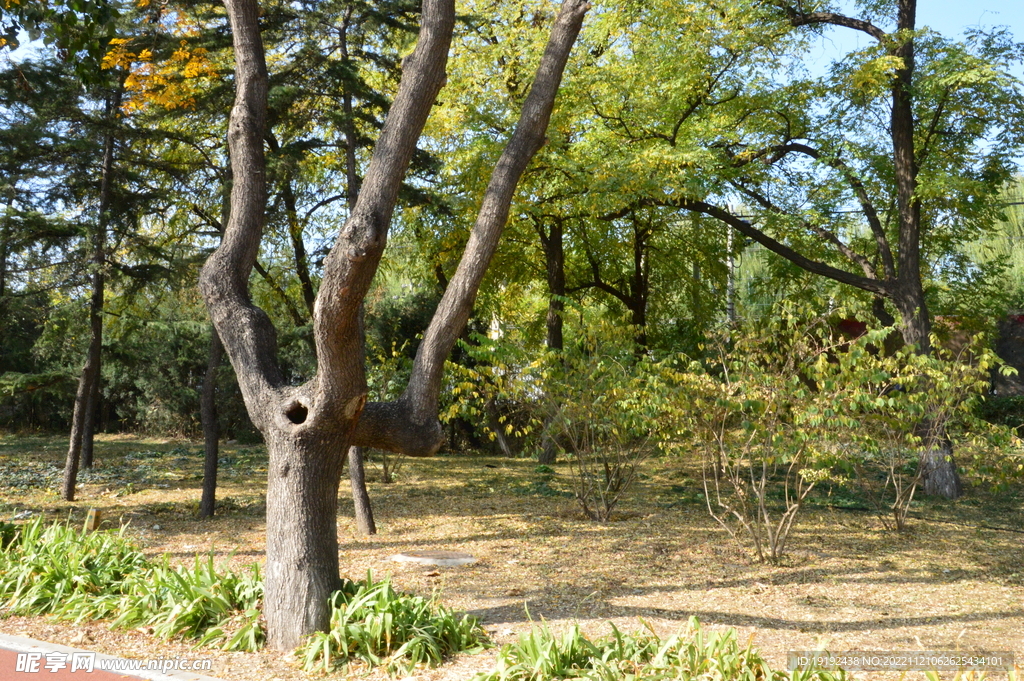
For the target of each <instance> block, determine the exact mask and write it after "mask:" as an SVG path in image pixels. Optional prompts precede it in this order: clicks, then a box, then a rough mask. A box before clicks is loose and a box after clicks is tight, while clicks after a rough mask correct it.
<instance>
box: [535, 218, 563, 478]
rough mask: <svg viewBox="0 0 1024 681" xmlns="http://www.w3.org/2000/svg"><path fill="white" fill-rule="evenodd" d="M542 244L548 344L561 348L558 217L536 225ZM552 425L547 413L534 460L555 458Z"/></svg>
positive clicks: (560, 232)
mask: <svg viewBox="0 0 1024 681" xmlns="http://www.w3.org/2000/svg"><path fill="white" fill-rule="evenodd" d="M538 228H539V231H540V239H541V244H542V245H543V246H544V263H545V269H546V270H547V278H548V314H547V319H546V320H545V321H546V324H547V348H548V350H552V351H555V352H561V351H562V350H563V348H564V343H565V339H564V338H563V335H562V329H563V328H564V319H563V314H564V312H565V293H566V291H565V230H564V228H563V225H562V221H561V220H560V219H555V220H553V221H552V223H551V229H550V230H549V231H548V232H547V233H545V232H544V228H543V225H538ZM553 427H554V416H553V415H548V416H547V417H546V418H545V419H544V426H543V434H542V435H541V442H540V452H539V453H538V454H537V463H539V464H542V465H545V466H550V465H551V464H553V463H555V460H556V459H557V458H558V445H557V444H556V442H555V438H554V436H553V435H552V433H551V429H552V428H553Z"/></svg>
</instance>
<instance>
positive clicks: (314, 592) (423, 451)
mask: <svg viewBox="0 0 1024 681" xmlns="http://www.w3.org/2000/svg"><path fill="white" fill-rule="evenodd" d="M225 4H226V7H227V11H228V17H229V20H230V23H231V29H232V34H233V40H234V45H235V59H236V67H235V75H236V80H235V86H236V98H235V105H234V107H233V109H232V112H231V120H230V124H229V132H228V140H229V145H230V153H231V163H232V167H233V176H234V184H233V186H232V196H231V207H232V209H231V215H230V219H229V221H228V224H227V225H226V229H225V233H224V238H223V242H222V245H221V247H220V248H219V249H218V250H217V251H216V252H215V253H214V254H213V255H212V256H211V257H210V259H209V260H208V261H207V264H206V265H205V266H204V268H203V271H202V275H201V277H200V287H201V290H202V292H203V295H204V297H205V298H206V301H207V305H208V307H209V309H210V315H211V317H212V319H213V322H214V325H215V326H216V329H217V332H218V333H219V334H220V337H221V339H222V340H223V342H224V346H225V348H226V350H227V352H228V356H229V357H230V359H231V362H232V365H233V366H234V367H235V371H236V374H237V376H238V381H239V385H240V387H241V390H242V395H243V397H244V400H245V404H246V407H247V409H248V411H249V414H250V416H251V418H252V421H253V423H254V424H255V425H256V427H257V428H259V430H260V431H261V432H262V433H263V436H264V439H265V440H266V443H267V448H268V452H269V456H270V466H269V471H268V487H267V564H266V597H265V601H264V603H265V606H264V614H265V616H266V618H267V628H268V635H269V642H270V645H271V646H273V647H275V648H278V649H287V648H291V647H294V646H295V645H297V644H298V643H299V641H300V639H301V637H302V636H303V635H305V634H308V633H310V632H312V631H315V630H318V629H322V628H325V627H326V626H327V624H328V619H329V609H328V596H329V595H330V593H331V591H332V590H334V589H335V588H336V586H337V582H338V548H337V525H336V514H337V494H338V483H339V477H340V471H341V465H342V460H343V458H344V455H345V452H346V449H347V447H348V446H349V445H351V444H356V445H360V446H372V447H378V448H383V449H389V450H394V451H403V452H405V453H407V454H416V455H429V454H432V453H434V452H435V451H436V450H437V449H438V447H439V446H440V445H441V439H442V435H441V426H440V423H439V422H438V419H437V402H438V391H439V389H440V382H441V373H442V369H443V366H444V360H445V357H446V356H447V355H448V353H449V352H450V350H451V348H452V346H453V344H454V343H455V341H456V339H457V338H458V336H459V334H460V333H461V330H462V328H463V326H464V324H465V323H466V320H467V319H468V317H469V314H470V312H471V309H472V305H473V301H474V299H475V296H476V292H477V290H478V287H479V284H480V281H481V279H482V278H483V275H484V272H485V270H486V268H487V265H488V263H489V261H490V258H491V256H492V255H493V252H494V249H495V248H496V246H497V242H498V238H499V237H500V234H501V229H502V227H503V225H504V223H505V221H506V218H507V215H508V207H509V203H510V202H511V199H512V195H513V192H514V191H515V186H516V183H517V182H518V180H519V177H520V176H521V175H522V173H523V171H524V169H525V168H526V165H527V163H528V162H529V160H530V158H531V157H532V156H533V155H534V153H536V151H537V150H538V149H539V148H540V146H541V145H542V144H543V142H544V132H545V130H546V128H547V123H548V120H549V118H550V114H551V109H552V106H553V102H554V98H555V93H556V92H557V89H558V86H559V83H560V81H561V75H562V71H563V69H564V66H565V62H566V60H567V58H568V54H569V51H570V49H571V47H572V45H573V43H574V42H575V39H576V36H577V35H578V32H579V30H580V26H581V23H582V19H583V15H584V13H585V12H586V10H587V9H588V7H589V5H588V4H587V3H586V2H583V1H581V0H565V2H564V3H563V5H562V8H561V11H560V12H559V15H558V17H557V19H556V21H555V23H554V26H553V27H552V33H551V38H550V41H549V43H548V47H547V49H546V50H545V53H544V56H543V57H542V59H541V63H540V65H539V67H538V70H537V73H536V76H535V78H534V83H533V87H532V89H531V92H530V94H529V96H528V97H527V99H526V101H525V103H524V106H523V111H522V115H521V118H520V121H519V124H518V125H517V127H516V130H515V132H514V133H513V134H512V136H511V138H510V140H509V142H508V145H507V146H506V148H505V151H504V153H503V154H502V156H501V158H500V159H499V161H498V163H497V166H496V167H495V170H494V173H493V175H492V179H491V183H490V184H489V186H488V188H487V191H486V193H485V195H484V198H483V201H482V204H481V207H480V211H479V216H478V219H477V221H476V223H475V225H474V228H473V232H472V234H471V236H470V239H469V242H468V244H467V246H466V250H465V252H464V256H463V259H462V262H461V263H460V266H459V268H458V270H457V271H456V273H455V274H454V275H453V276H452V278H451V280H450V281H449V285H448V288H447V290H446V291H445V295H444V296H443V298H442V300H441V302H440V304H439V305H438V308H437V310H436V312H435V315H434V318H433V320H432V322H431V324H430V326H429V327H428V328H427V330H426V332H425V334H424V338H423V341H422V343H421V344H420V347H419V350H418V353H417V356H416V360H415V363H414V368H413V373H412V376H411V378H410V381H409V385H408V387H407V389H406V391H405V392H404V393H403V395H402V396H401V398H399V399H398V400H397V401H395V402H391V403H386V404H367V403H366V395H367V388H366V376H365V369H364V357H363V333H362V320H361V310H362V306H363V298H364V296H365V294H366V292H367V290H368V289H369V287H370V283H371V280H372V278H373V276H374V273H375V271H376V269H377V266H378V263H379V261H380V258H381V255H382V253H383V251H384V247H385V244H386V241H387V231H388V227H389V224H390V222H391V217H392V213H393V210H394V207H395V204H396V202H397V200H398V190H399V187H400V185H401V182H402V178H403V176H404V174H405V172H406V169H407V168H408V166H409V162H410V160H411V158H412V155H413V152H414V151H415V148H416V142H417V140H418V138H419V136H420V133H421V131H422V129H423V126H424V124H425V122H426V119H427V116H428V114H429V112H430V109H431V107H432V106H433V103H434V99H435V97H436V96H437V94H438V92H439V91H440V89H441V87H442V86H443V85H444V81H445V64H446V61H447V56H448V49H449V45H450V41H451V34H452V29H453V27H454V24H455V7H454V2H453V1H452V0H426V1H425V2H424V3H423V9H422V20H421V24H420V34H419V39H418V41H417V44H416V48H415V50H414V51H413V52H412V54H411V55H409V56H408V57H407V58H406V59H405V61H404V63H403V69H402V71H403V74H402V79H401V82H400V85H399V88H398V92H397V94H396V96H395V99H394V102H393V103H392V105H391V108H390V111H389V113H388V116H387V119H386V122H385V125H384V128H383V130H382V132H381V134H380V137H379V138H378V140H377V143H376V145H375V146H374V149H373V154H372V157H371V160H370V163H369V166H368V168H367V171H366V174H365V177H364V178H363V181H362V183H361V187H360V192H359V197H358V200H357V201H356V203H355V206H354V208H353V210H352V211H351V214H350V215H349V217H348V219H347V220H346V222H345V224H344V225H343V226H342V228H341V230H340V233H339V234H338V237H337V239H336V241H335V243H334V246H333V247H332V248H331V251H330V253H329V254H328V256H327V258H326V259H325V262H324V271H323V279H322V282H321V285H320V289H319V291H318V293H317V297H316V300H315V303H314V310H313V334H314V341H315V343H316V355H317V373H316V375H315V376H314V377H313V378H312V379H311V380H309V381H308V382H306V383H304V384H303V385H299V386H291V385H288V384H287V383H286V381H285V379H284V377H283V376H282V373H281V371H280V370H279V369H278V365H277V361H276V357H275V332H274V328H273V325H272V324H271V323H270V319H269V317H268V316H267V315H266V314H265V313H264V312H263V311H262V310H261V309H259V308H258V307H256V306H254V305H253V304H252V303H251V301H250V298H249V293H248V275H249V273H250V271H251V270H252V267H253V265H254V263H255V260H256V255H257V252H258V250H259V245H260V240H261V235H262V231H263V223H264V214H265V211H266V196H267V187H266V168H265V161H264V149H263V138H264V135H265V133H266V122H267V121H266V118H267V82H268V79H267V67H266V61H265V58H264V51H263V44H262V41H261V37H260V26H259V16H260V11H259V7H258V6H257V4H256V2H255V0H227V2H226V3H225Z"/></svg>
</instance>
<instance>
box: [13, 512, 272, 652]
mask: <svg viewBox="0 0 1024 681" xmlns="http://www.w3.org/2000/svg"><path fill="white" fill-rule="evenodd" d="M5 531H6V530H5ZM262 597H263V583H262V580H261V578H260V573H259V569H258V568H257V567H256V566H255V565H254V566H252V567H251V568H250V570H249V571H248V572H247V573H245V574H242V575H238V574H235V573H234V572H231V571H230V570H223V569H220V570H218V569H217V568H215V566H214V563H213V557H212V556H210V557H209V559H208V560H206V561H201V560H200V559H199V558H198V557H197V558H196V561H195V564H194V565H193V566H192V567H191V568H189V567H184V568H172V567H170V566H169V565H168V564H167V562H166V561H165V562H164V563H163V564H160V565H153V564H151V563H150V562H149V561H147V560H146V558H145V557H144V556H143V555H142V552H141V551H139V550H138V548H136V547H135V546H134V545H133V544H132V543H131V542H129V541H128V540H127V539H126V538H125V536H124V528H122V529H121V530H120V531H119V532H105V531H100V532H85V533H82V532H79V531H78V530H75V529H73V528H71V527H70V525H69V524H68V523H54V524H52V525H50V526H48V527H44V526H43V522H42V519H41V518H38V519H36V520H35V521H33V522H31V523H28V524H26V525H22V526H21V527H20V528H19V529H18V532H17V533H16V534H15V535H14V538H13V540H12V541H10V543H9V545H8V546H7V548H6V550H4V551H0V603H2V604H3V606H4V607H5V609H6V610H7V611H8V612H10V613H13V614H22V615H45V614H52V615H54V616H56V617H59V618H61V619H70V620H74V621H75V622H82V621H85V620H92V619H106V618H113V626H119V627H139V626H151V627H153V631H154V633H155V634H156V635H158V636H162V637H164V638H173V637H179V636H180V637H185V638H193V639H198V643H199V644H215V645H219V646H221V647H223V648H225V649H229V650H256V649H258V648H259V647H260V646H261V645H262V644H263V640H264V634H263V630H262V626H261V625H260V623H259V616H260V611H259V607H260V602H261V600H262Z"/></svg>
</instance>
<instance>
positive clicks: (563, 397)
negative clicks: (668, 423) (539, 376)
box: [544, 322, 670, 522]
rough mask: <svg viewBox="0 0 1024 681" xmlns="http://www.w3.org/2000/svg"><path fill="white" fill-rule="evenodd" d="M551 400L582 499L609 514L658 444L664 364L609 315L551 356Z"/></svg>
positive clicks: (551, 414)
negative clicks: (608, 319) (642, 350)
mask: <svg viewBox="0 0 1024 681" xmlns="http://www.w3.org/2000/svg"><path fill="white" fill-rule="evenodd" d="M544 386H545V403H546V406H547V410H548V417H547V418H546V419H545V421H546V422H547V423H548V424H549V428H550V430H551V431H552V435H553V437H554V440H555V441H556V442H557V443H559V445H560V446H562V447H564V448H565V449H567V450H568V451H567V452H566V454H567V460H568V463H569V469H570V471H571V473H572V481H573V488H574V492H575V495H576V500H577V501H578V502H579V504H580V506H581V508H582V509H583V512H584V513H586V514H587V516H588V517H590V518H591V519H592V520H598V521H602V522H604V521H607V520H608V519H609V517H610V516H611V514H612V511H613V510H614V508H615V506H616V505H617V504H618V503H619V501H620V500H621V499H622V497H623V495H624V494H625V493H626V491H627V490H628V489H629V487H630V486H631V485H632V484H633V482H634V481H635V479H636V474H637V471H638V468H639V466H640V465H641V464H642V463H643V462H644V460H646V459H647V458H648V457H649V456H651V455H652V454H653V453H654V452H655V451H656V450H657V447H658V445H659V444H660V439H661V433H660V430H661V428H662V423H661V420H662V417H663V416H664V414H665V413H666V412H667V411H668V398H669V392H670V386H669V383H668V382H667V381H666V370H665V366H664V365H663V364H661V363H659V362H656V361H655V360H654V359H652V358H651V357H650V355H648V354H647V353H640V354H638V353H637V348H636V346H635V345H634V344H633V342H632V338H631V337H630V335H629V334H623V333H622V331H621V328H619V327H616V326H614V325H612V324H610V323H607V322H596V323H594V324H593V325H591V326H590V327H588V328H587V329H585V330H584V332H583V338H582V339H581V341H580V343H579V344H577V345H575V346H574V347H572V348H569V349H567V350H565V351H564V352H562V353H559V354H554V353H552V354H550V355H549V356H548V357H547V366H546V367H545V368H544Z"/></svg>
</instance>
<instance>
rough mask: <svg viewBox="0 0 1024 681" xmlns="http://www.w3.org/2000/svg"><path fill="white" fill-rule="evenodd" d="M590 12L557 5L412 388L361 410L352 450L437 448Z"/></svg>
mask: <svg viewBox="0 0 1024 681" xmlns="http://www.w3.org/2000/svg"><path fill="white" fill-rule="evenodd" d="M589 8H590V4H589V3H588V2H586V0H564V2H563V3H562V6H561V9H560V10H559V13H558V17H557V18H556V19H555V23H554V26H553V27H552V29H551V35H550V37H549V39H548V44H547V47H546V48H545V50H544V55H543V57H542V58H541V61H540V65H539V67H538V68H537V73H536V76H535V78H534V81H533V85H532V87H531V88H530V93H529V94H528V95H527V97H526V101H525V102H524V104H523V109H522V112H521V114H520V116H519V122H518V124H517V125H516V129H515V131H514V132H513V133H512V137H511V139H509V142H508V144H507V145H506V147H505V150H504V151H503V152H502V154H501V157H500V158H499V159H498V163H497V165H496V166H495V168H494V172H493V173H492V175H491V180H490V183H489V184H488V186H487V191H486V193H485V194H484V198H483V202H482V204H481V206H480V212H479V214H478V215H477V219H476V223H475V224H474V225H473V230H472V232H471V233H470V236H469V242H468V243H467V244H466V249H465V251H464V252H463V255H462V259H461V261H460V262H459V266H458V268H457V269H456V271H455V274H454V275H453V276H452V277H451V280H450V281H449V282H448V287H447V288H446V289H445V293H444V296H443V297H442V298H441V302H440V303H438V306H437V309H436V310H435V312H434V316H433V318H432V319H431V322H430V325H429V326H428V327H427V330H426V332H425V333H424V336H423V341H422V342H421V343H420V346H419V350H418V351H417V353H416V360H415V362H414V364H413V370H412V376H411V377H410V379H409V385H408V386H407V387H406V390H405V392H404V393H403V394H402V397H401V398H399V400H398V402H396V403H390V404H369V405H367V406H366V409H365V411H364V412H363V416H362V418H361V419H360V421H359V424H358V426H357V428H356V436H355V437H356V445H359V446H371V447H382V448H386V449H395V450H397V451H404V452H406V453H410V454H419V455H425V454H432V453H434V452H435V451H436V450H437V448H438V447H440V445H441V442H442V435H441V428H440V424H439V423H438V420H437V405H438V394H439V392H440V388H441V377H442V372H443V370H444V362H445V359H446V358H447V357H448V355H449V353H450V352H451V349H452V347H453V346H454V345H455V342H456V340H458V338H459V336H460V335H461V334H462V331H463V329H464V328H465V325H466V322H467V321H468V320H469V315H470V313H471V312H472V309H473V303H474V302H475V300H476V295H477V291H478V290H479V288H480V282H481V281H482V280H483V277H484V274H485V273H486V271H487V267H488V265H489V264H490V261H491V258H492V257H493V255H494V252H495V251H496V250H497V247H498V241H499V239H500V237H501V233H502V230H503V229H504V227H505V223H506V221H507V220H508V213H509V207H510V205H511V203H512V197H513V195H514V193H515V189H516V185H517V184H518V182H519V179H520V177H522V174H523V172H524V171H525V170H526V166H527V165H528V164H529V162H530V159H532V158H533V156H534V155H535V154H536V153H537V151H538V150H539V149H540V148H541V147H542V146H543V144H544V140H545V137H544V135H545V132H546V131H547V127H548V121H549V120H550V118H551V110H552V108H553V107H554V101H555V95H556V94H557V92H558V88H559V85H560V84H561V81H562V74H563V72H564V70H565V65H566V63H567V61H568V59H569V53H570V52H571V50H572V46H573V45H574V44H575V42H576V37H577V36H578V35H579V32H580V28H581V26H582V24H583V17H584V15H585V14H586V12H587V10H588V9H589ZM363 191H364V192H365V191H366V185H364V187H363ZM360 199H362V195H360ZM410 425H411V426H412V428H410ZM403 432H404V433H405V434H404V435H403Z"/></svg>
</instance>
